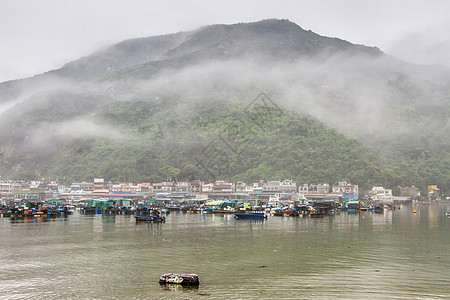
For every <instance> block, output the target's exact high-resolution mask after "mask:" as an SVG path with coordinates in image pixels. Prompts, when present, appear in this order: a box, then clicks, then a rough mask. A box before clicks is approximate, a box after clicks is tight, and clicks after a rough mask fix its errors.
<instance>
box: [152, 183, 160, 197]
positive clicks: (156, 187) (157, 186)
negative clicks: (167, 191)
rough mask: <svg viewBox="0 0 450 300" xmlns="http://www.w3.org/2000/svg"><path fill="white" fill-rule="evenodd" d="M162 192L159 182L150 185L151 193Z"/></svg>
mask: <svg viewBox="0 0 450 300" xmlns="http://www.w3.org/2000/svg"><path fill="white" fill-rule="evenodd" d="M161 191H162V183H161V182H157V183H153V184H152V192H153V193H155V194H156V193H159V192H161Z"/></svg>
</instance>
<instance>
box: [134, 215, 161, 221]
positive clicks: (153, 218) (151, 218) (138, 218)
mask: <svg viewBox="0 0 450 300" xmlns="http://www.w3.org/2000/svg"><path fill="white" fill-rule="evenodd" d="M135 219H136V222H155V223H161V222H165V221H166V217H164V216H162V217H160V216H149V215H144V216H141V215H137V216H135Z"/></svg>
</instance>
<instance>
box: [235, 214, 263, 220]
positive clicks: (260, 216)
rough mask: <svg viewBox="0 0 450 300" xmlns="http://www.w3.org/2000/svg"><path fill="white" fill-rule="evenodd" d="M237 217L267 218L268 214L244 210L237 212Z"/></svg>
mask: <svg viewBox="0 0 450 300" xmlns="http://www.w3.org/2000/svg"><path fill="white" fill-rule="evenodd" d="M234 218H235V219H267V215H266V214H265V213H264V212H244V213H235V214H234Z"/></svg>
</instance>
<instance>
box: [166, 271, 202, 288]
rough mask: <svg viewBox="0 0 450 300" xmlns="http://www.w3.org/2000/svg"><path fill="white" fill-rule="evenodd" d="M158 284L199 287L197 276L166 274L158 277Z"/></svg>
mask: <svg viewBox="0 0 450 300" xmlns="http://www.w3.org/2000/svg"><path fill="white" fill-rule="evenodd" d="M159 284H180V285H191V286H193V285H199V284H200V281H199V280H198V275H197V274H174V273H167V274H163V275H161V276H160V277H159Z"/></svg>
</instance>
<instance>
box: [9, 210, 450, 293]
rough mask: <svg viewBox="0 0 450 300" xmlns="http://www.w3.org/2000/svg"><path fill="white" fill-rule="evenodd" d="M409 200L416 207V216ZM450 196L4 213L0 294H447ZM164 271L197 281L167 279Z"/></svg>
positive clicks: (449, 270) (449, 283)
mask: <svg viewBox="0 0 450 300" xmlns="http://www.w3.org/2000/svg"><path fill="white" fill-rule="evenodd" d="M413 209H416V210H417V214H413V213H412V211H413ZM447 211H450V206H444V205H427V206H425V205H424V206H414V207H413V206H404V207H403V208H401V209H400V210H395V211H386V212H385V213H384V214H375V213H371V212H364V213H359V214H358V213H340V214H338V215H335V216H329V217H324V218H321V219H311V218H303V217H299V218H295V217H269V218H268V219H267V220H266V221H259V222H257V221H248V220H234V219H233V216H232V215H225V216H223V215H202V214H182V213H172V214H170V215H168V217H167V221H166V223H163V224H136V223H135V220H134V217H133V216H123V215H120V216H102V215H95V216H85V215H80V214H78V213H75V214H74V215H72V216H69V217H68V218H67V219H56V220H52V221H48V222H40V223H25V222H23V221H22V222H17V223H13V222H12V221H10V220H9V219H8V218H1V219H0V298H1V299H29V298H33V299H192V298H195V299H230V298H233V299H256V298H259V299H310V298H319V299H336V298H342V299H395V298H397V299H444V298H445V299H450V218H449V217H447V216H446V215H445V212H447ZM167 272H180V273H190V272H191V273H197V274H198V275H199V277H200V286H199V287H198V288H196V289H186V288H181V287H171V288H164V287H161V286H160V285H159V283H158V279H159V276H160V275H161V274H163V273H167Z"/></svg>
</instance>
